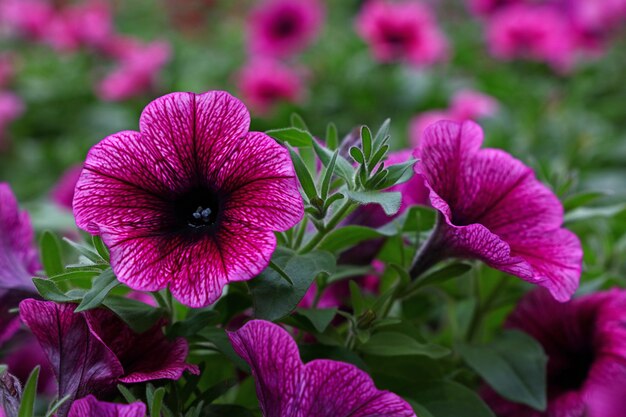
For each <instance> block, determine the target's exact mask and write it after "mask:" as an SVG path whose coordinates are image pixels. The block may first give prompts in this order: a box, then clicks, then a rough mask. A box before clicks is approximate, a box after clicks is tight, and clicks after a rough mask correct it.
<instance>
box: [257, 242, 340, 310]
mask: <svg viewBox="0 0 626 417" xmlns="http://www.w3.org/2000/svg"><path fill="white" fill-rule="evenodd" d="M272 261H273V262H274V263H276V264H277V265H279V266H280V267H281V268H282V269H283V271H285V273H286V274H287V275H289V277H290V278H291V280H292V281H293V285H289V283H287V282H285V280H284V279H282V278H281V277H280V276H279V274H278V273H277V272H276V271H274V270H272V269H270V268H268V269H266V270H265V271H263V272H262V273H261V274H260V275H259V276H258V277H257V278H255V279H253V280H252V281H250V282H249V286H250V290H251V292H252V300H253V304H254V313H255V316H256V317H258V318H262V319H264V320H270V321H273V320H277V319H280V318H281V317H284V316H286V315H287V314H289V313H291V312H292V311H293V310H294V309H295V308H296V306H297V305H298V303H299V302H300V300H302V297H304V294H306V292H307V290H308V289H309V287H310V286H311V284H312V283H313V280H315V277H317V275H319V274H320V273H322V272H326V273H328V274H330V273H332V272H333V271H334V269H335V257H334V256H333V255H332V254H330V253H329V252H325V251H313V252H309V253H307V254H304V255H297V254H294V253H293V252H291V253H290V252H286V251H284V252H281V253H275V254H274V257H272Z"/></svg>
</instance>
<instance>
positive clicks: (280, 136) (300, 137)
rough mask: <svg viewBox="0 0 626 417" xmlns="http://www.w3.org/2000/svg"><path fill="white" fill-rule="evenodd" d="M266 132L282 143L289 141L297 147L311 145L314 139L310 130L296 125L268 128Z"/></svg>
mask: <svg viewBox="0 0 626 417" xmlns="http://www.w3.org/2000/svg"><path fill="white" fill-rule="evenodd" d="M265 133H266V134H267V135H269V136H271V137H273V138H274V139H276V140H277V141H279V142H281V143H287V144H289V145H291V146H295V147H296V148H302V147H308V146H311V142H313V141H314V139H313V137H312V136H311V134H310V133H309V132H307V131H306V130H302V129H298V128H296V127H287V128H284V129H273V130H268V131H266V132H265Z"/></svg>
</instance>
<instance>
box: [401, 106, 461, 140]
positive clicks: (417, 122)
mask: <svg viewBox="0 0 626 417" xmlns="http://www.w3.org/2000/svg"><path fill="white" fill-rule="evenodd" d="M442 120H454V121H459V120H456V118H455V116H454V115H453V114H452V112H451V111H449V110H429V111H425V112H422V113H420V114H418V115H417V116H415V117H413V118H412V119H411V120H410V122H409V142H410V143H411V146H414V147H417V146H419V144H420V141H421V139H422V136H423V135H424V131H425V130H426V128H427V127H428V126H430V125H432V124H434V123H437V122H440V121H442Z"/></svg>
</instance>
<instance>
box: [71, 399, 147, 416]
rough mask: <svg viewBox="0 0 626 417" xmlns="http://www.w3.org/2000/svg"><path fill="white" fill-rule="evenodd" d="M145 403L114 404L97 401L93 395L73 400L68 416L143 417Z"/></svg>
mask: <svg viewBox="0 0 626 417" xmlns="http://www.w3.org/2000/svg"><path fill="white" fill-rule="evenodd" d="M145 415H146V405H145V404H144V403H142V402H140V401H137V402H134V403H131V404H116V403H107V402H104V401H98V400H97V399H96V397H94V396H93V395H89V396H87V397H85V398H83V399H80V400H77V401H74V403H73V404H72V408H71V409H70V413H69V417H144V416H145Z"/></svg>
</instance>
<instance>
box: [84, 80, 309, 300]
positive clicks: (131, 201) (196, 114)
mask: <svg viewBox="0 0 626 417" xmlns="http://www.w3.org/2000/svg"><path fill="white" fill-rule="evenodd" d="M139 124H140V132H134V131H125V132H120V133H117V134H114V135H112V136H109V137H107V138H105V139H104V140H102V141H101V142H100V143H98V144H97V145H95V146H94V147H93V148H92V149H91V151H90V152H89V154H88V156H87V160H86V161H85V165H84V168H83V172H82V174H81V177H80V179H79V180H78V184H77V186H76V193H75V196H74V215H75V217H76V223H77V225H78V226H79V227H80V228H81V229H84V230H87V231H88V232H90V233H92V234H96V235H100V236H102V239H103V240H104V242H105V243H106V245H107V246H108V247H109V250H110V253H111V266H112V268H113V271H114V272H115V274H116V276H117V278H118V279H119V280H120V281H122V282H124V283H125V284H126V285H128V286H129V287H131V288H133V289H136V290H141V291H155V290H159V289H162V288H165V287H166V286H169V288H170V290H171V291H172V294H173V295H174V296H175V297H176V298H177V299H178V300H180V301H181V302H182V303H184V304H186V305H188V306H192V307H199V306H204V305H207V304H210V303H212V302H214V301H215V300H217V299H218V298H219V296H220V295H221V293H222V289H223V288H224V286H225V285H226V284H228V283H229V282H231V281H245V280H249V279H251V278H253V277H255V276H256V275H257V274H259V273H260V272H261V271H262V270H263V269H265V268H266V267H267V265H268V263H269V260H270V257H271V255H272V253H273V251H274V248H275V246H276V237H275V236H274V231H283V230H287V229H289V228H290V227H292V226H293V225H294V224H296V223H298V222H299V221H300V219H301V218H302V216H303V215H304V208H303V202H302V197H301V196H300V193H299V191H298V186H297V181H296V178H295V173H294V169H293V165H292V164H291V160H290V158H289V154H288V152H287V151H286V149H284V148H283V147H281V146H280V145H278V144H277V143H276V142H275V141H274V140H272V139H271V138H270V137H269V136H267V135H265V134H263V133H260V132H248V128H249V125H250V115H249V113H248V111H247V109H246V108H245V106H244V105H243V103H242V102H241V101H239V100H237V99H236V98H234V97H233V96H231V95H230V94H228V93H225V92H221V91H210V92H208V93H205V94H199V95H196V94H193V93H173V94H169V95H166V96H164V97H161V98H158V99H156V100H155V101H153V102H152V103H150V104H149V105H148V106H147V107H146V108H145V110H144V111H143V114H142V115H141V119H140V122H139Z"/></svg>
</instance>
